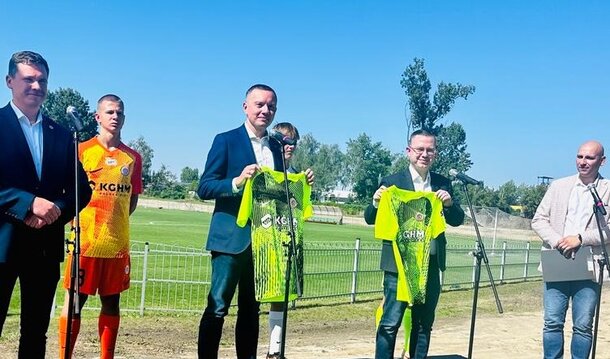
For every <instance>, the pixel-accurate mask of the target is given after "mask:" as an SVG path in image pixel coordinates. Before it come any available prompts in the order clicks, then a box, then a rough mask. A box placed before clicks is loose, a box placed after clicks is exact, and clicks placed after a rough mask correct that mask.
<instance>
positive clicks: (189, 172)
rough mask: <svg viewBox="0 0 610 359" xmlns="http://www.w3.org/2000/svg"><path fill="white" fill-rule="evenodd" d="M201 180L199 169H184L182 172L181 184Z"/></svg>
mask: <svg viewBox="0 0 610 359" xmlns="http://www.w3.org/2000/svg"><path fill="white" fill-rule="evenodd" d="M198 180H199V170H198V169H197V168H190V167H188V166H187V167H184V168H183V169H182V171H181V172H180V182H182V183H190V182H193V181H198Z"/></svg>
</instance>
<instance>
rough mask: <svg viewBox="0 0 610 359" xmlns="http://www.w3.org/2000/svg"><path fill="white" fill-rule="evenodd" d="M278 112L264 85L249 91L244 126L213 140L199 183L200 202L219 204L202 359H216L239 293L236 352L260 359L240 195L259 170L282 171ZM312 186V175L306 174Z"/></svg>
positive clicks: (201, 341) (212, 236)
mask: <svg viewBox="0 0 610 359" xmlns="http://www.w3.org/2000/svg"><path fill="white" fill-rule="evenodd" d="M276 109H277V95H276V93H275V91H274V90H273V89H272V88H271V87H269V86H267V85H263V84H256V85H253V86H252V87H250V88H249V89H248V91H246V99H245V101H244V103H243V110H244V113H245V114H246V121H245V123H244V124H243V125H241V126H239V127H238V128H235V129H233V130H230V131H227V132H224V133H220V134H218V135H216V137H215V138H214V142H213V143H212V147H211V149H210V152H209V153H208V157H207V160H206V163H205V169H204V171H203V174H202V175H201V179H200V181H199V188H198V189H197V194H198V195H199V197H200V198H201V199H204V200H205V199H215V206H214V213H213V215H212V221H211V223H210V231H209V234H208V239H207V245H206V249H207V250H209V251H211V252H212V281H211V284H210V292H209V294H208V303H207V306H206V308H205V310H204V312H203V315H202V317H201V322H200V324H199V339H198V340H199V341H198V353H199V358H206V359H207V358H217V357H218V346H219V343H220V337H221V334H222V326H223V323H224V317H225V316H226V315H227V313H228V311H229V306H230V305H231V300H232V299H233V295H234V294H235V290H236V288H238V297H237V306H238V311H237V322H236V324H235V349H236V353H237V358H238V359H254V358H256V348H257V344H258V328H259V322H258V315H259V307H260V303H259V302H257V301H256V299H255V293H254V265H253V263H252V249H251V234H250V223H248V224H247V225H246V226H245V227H243V228H242V227H239V226H237V223H236V217H237V213H238V211H239V205H240V203H241V197H242V189H243V186H244V185H245V183H246V181H247V180H248V179H249V178H252V177H254V176H255V175H256V173H257V171H259V170H260V167H261V166H267V167H270V168H274V169H276V170H278V171H281V170H282V166H283V165H282V158H281V156H282V154H281V151H279V148H278V146H274V145H271V144H270V139H269V137H268V134H267V127H269V126H270V125H271V123H272V122H273V118H274V117H275V111H276ZM307 173H308V181H309V182H310V183H312V182H313V173H312V172H311V171H308V172H307Z"/></svg>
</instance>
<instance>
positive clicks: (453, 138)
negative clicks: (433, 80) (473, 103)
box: [400, 58, 475, 175]
mask: <svg viewBox="0 0 610 359" xmlns="http://www.w3.org/2000/svg"><path fill="white" fill-rule="evenodd" d="M400 85H401V86H402V87H403V88H404V89H405V94H406V95H407V98H408V104H409V109H410V122H409V126H408V130H409V131H411V128H413V130H417V129H422V128H424V129H427V130H428V131H430V132H432V133H434V134H435V135H437V136H438V146H439V154H438V156H437V157H438V159H437V162H436V164H435V165H434V170H435V171H437V172H439V173H442V174H445V175H446V174H447V173H448V172H449V169H451V168H455V169H457V170H458V171H466V170H468V169H469V168H470V166H472V162H471V161H470V154H468V153H467V152H466V133H465V131H464V129H463V128H462V126H461V125H459V124H455V123H452V124H451V125H450V126H448V127H445V126H444V125H443V124H442V123H441V120H442V118H443V117H444V116H445V115H447V114H448V113H449V111H451V108H452V107H453V105H454V104H455V101H456V100H457V99H458V98H463V99H464V100H466V99H468V95H470V94H473V93H474V91H475V87H474V86H472V85H462V84H460V83H456V84H452V83H445V82H440V83H439V84H438V86H437V89H436V92H435V93H434V95H433V96H432V100H430V90H431V89H432V86H431V84H430V80H429V79H428V74H427V72H426V69H425V68H424V60H423V59H418V58H415V59H414V60H413V63H412V64H411V65H409V66H407V68H406V69H405V71H404V72H403V74H402V78H401V81H400Z"/></svg>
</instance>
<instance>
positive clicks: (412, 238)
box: [401, 229, 426, 242]
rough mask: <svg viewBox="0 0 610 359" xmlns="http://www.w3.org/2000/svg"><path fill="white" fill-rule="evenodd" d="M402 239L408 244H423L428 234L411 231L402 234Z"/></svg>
mask: <svg viewBox="0 0 610 359" xmlns="http://www.w3.org/2000/svg"><path fill="white" fill-rule="evenodd" d="M401 235H402V239H403V240H404V241H407V242H421V241H423V240H424V239H425V238H426V232H425V231H424V230H421V229H410V230H405V231H402V232H401Z"/></svg>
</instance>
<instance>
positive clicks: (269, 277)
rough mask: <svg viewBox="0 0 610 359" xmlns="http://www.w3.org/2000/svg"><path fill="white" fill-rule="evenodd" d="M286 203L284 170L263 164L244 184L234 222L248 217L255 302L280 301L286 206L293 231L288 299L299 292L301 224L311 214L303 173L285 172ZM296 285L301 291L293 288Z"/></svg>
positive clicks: (285, 255) (283, 284)
mask: <svg viewBox="0 0 610 359" xmlns="http://www.w3.org/2000/svg"><path fill="white" fill-rule="evenodd" d="M288 192H289V194H290V199H289V201H288V203H289V204H290V207H288V205H287V203H286V202H287V201H286V190H285V184H284V173H283V172H278V171H274V170H272V169H270V168H267V167H263V168H262V171H261V172H259V173H258V174H257V175H256V176H255V177H254V178H252V179H249V180H248V181H247V182H246V185H245V186H244V191H243V197H242V201H241V206H240V208H239V213H238V215H237V224H238V225H239V226H241V227H243V226H245V225H246V223H247V222H248V219H250V222H251V228H252V257H253V261H254V286H255V290H256V292H255V293H256V294H255V295H256V300H257V301H259V302H283V301H284V295H285V289H286V260H287V258H288V248H289V247H288V245H289V244H290V240H291V238H290V229H291V228H290V219H289V218H290V209H292V222H293V227H294V231H295V242H296V243H295V247H296V248H295V257H294V259H293V261H292V264H293V267H292V268H293V269H291V272H290V273H291V275H290V284H291V285H290V293H289V297H288V299H289V300H294V299H296V298H297V297H298V296H299V295H301V294H302V288H303V224H304V222H305V219H307V218H309V217H311V215H312V211H313V210H312V206H311V202H310V195H311V186H310V185H309V184H308V183H307V177H306V176H305V174H304V173H296V174H295V173H289V174H288ZM297 285H298V286H299V289H301V291H298V290H297Z"/></svg>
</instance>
